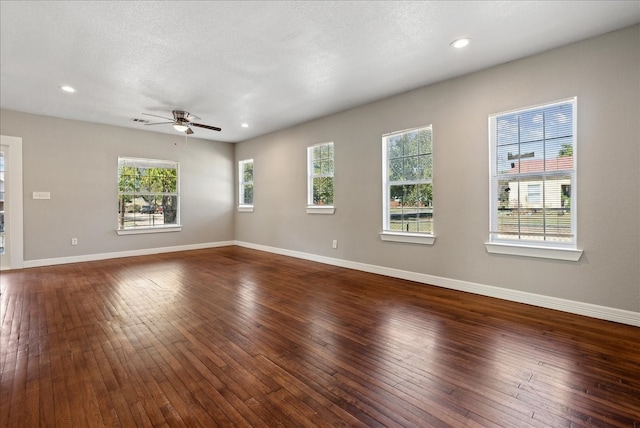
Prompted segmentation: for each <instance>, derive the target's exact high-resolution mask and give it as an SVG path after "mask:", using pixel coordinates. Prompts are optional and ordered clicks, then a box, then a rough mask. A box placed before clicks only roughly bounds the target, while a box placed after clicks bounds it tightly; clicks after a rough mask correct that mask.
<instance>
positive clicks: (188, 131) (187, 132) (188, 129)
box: [184, 128, 193, 135]
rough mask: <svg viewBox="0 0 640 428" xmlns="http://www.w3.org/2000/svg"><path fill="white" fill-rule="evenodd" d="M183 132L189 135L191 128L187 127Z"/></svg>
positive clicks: (191, 132)
mask: <svg viewBox="0 0 640 428" xmlns="http://www.w3.org/2000/svg"><path fill="white" fill-rule="evenodd" d="M184 133H185V134H187V135H191V134H193V130H192V129H191V128H187V130H186V131H184Z"/></svg>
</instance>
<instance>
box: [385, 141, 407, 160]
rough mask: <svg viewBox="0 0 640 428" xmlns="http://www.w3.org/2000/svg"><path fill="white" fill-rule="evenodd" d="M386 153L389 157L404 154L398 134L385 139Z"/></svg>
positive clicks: (397, 156)
mask: <svg viewBox="0 0 640 428" xmlns="http://www.w3.org/2000/svg"><path fill="white" fill-rule="evenodd" d="M387 153H388V156H389V159H396V158H401V157H402V156H403V155H404V148H403V142H402V139H401V138H400V137H399V136H397V135H396V136H393V137H389V138H388V139H387Z"/></svg>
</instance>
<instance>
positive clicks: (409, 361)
mask: <svg viewBox="0 0 640 428" xmlns="http://www.w3.org/2000/svg"><path fill="white" fill-rule="evenodd" d="M0 293H1V294H0V426H1V427H5V426H6V427H13V426H47V427H78V426H82V427H102V426H105V427H114V426H122V427H129V426H141V427H146V426H148V427H185V426H188V427H191V426H202V427H215V426H246V427H277V426H280V427H292V426H354V427H375V426H388V427H411V426H414V427H427V426H437V427H440V426H452V427H458V426H471V427H486V426H504V427H576V426H594V427H632V428H637V427H640V376H639V375H638V373H640V341H639V340H638V338H639V337H640V328H637V327H631V326H627V325H622V324H616V323H611V322H606V321H602V320H596V319H592V318H587V317H582V316H577V315H572V314H567V313H563V312H558V311H553V310H547V309H542V308H536V307H532V306H528V305H523V304H518V303H513V302H506V301H501V300H498V299H492V298H487V297H482V296H477V295H471V294H467V293H460V292H455V291H452V290H446V289H442V288H438V287H431V286H427V285H423V284H416V283H413V282H411V281H406V280H399V279H393V278H389V277H384V276H379V275H373V274H367V273H363V272H359V271H355V270H350V269H344V268H339V267H335V266H328V265H323V264H320V263H315V262H310V261H307V260H301V259H294V258H289V257H285V256H280V255H275V254H270V253H265V252H260V251H256V250H250V249H246V248H240V247H234V246H230V247H221V248H214V249H205V250H196V251H185V252H180V253H166V254H157V255H153V256H144V257H132V258H123V259H112V260H104V261H98V262H87V263H79V264H69V265H58V266H50V267H40V268H32V269H24V270H17V271H3V272H2V274H1V275H0Z"/></svg>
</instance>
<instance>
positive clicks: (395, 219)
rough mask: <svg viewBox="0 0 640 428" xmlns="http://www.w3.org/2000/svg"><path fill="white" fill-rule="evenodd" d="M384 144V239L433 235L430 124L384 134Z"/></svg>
mask: <svg viewBox="0 0 640 428" xmlns="http://www.w3.org/2000/svg"><path fill="white" fill-rule="evenodd" d="M382 146H383V194H384V196H383V205H384V214H383V217H384V218H383V233H382V234H381V236H382V239H387V238H385V233H387V234H388V233H392V234H416V235H433V178H432V177H433V153H432V147H433V145H432V129H431V126H427V127H424V128H416V129H411V130H408V131H400V132H395V133H392V134H388V135H385V136H384V137H383V138H382ZM393 240H398V239H393ZM416 242H417V241H416ZM432 242H433V241H431V242H428V241H427V242H425V243H432Z"/></svg>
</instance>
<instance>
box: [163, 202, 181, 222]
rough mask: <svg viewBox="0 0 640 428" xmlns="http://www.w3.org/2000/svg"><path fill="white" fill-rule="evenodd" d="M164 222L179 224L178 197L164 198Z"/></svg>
mask: <svg viewBox="0 0 640 428" xmlns="http://www.w3.org/2000/svg"><path fill="white" fill-rule="evenodd" d="M162 207H163V211H162V214H163V217H162V219H163V222H164V224H177V223H178V197H177V196H163V197H162Z"/></svg>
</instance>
